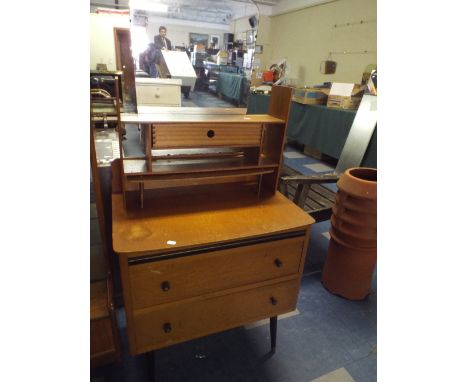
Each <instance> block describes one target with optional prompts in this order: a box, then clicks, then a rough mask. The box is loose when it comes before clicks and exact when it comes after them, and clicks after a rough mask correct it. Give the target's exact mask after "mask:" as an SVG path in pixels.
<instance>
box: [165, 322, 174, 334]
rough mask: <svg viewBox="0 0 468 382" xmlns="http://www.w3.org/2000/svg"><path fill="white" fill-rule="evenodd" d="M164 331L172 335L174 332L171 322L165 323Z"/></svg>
mask: <svg viewBox="0 0 468 382" xmlns="http://www.w3.org/2000/svg"><path fill="white" fill-rule="evenodd" d="M163 330H164V333H170V332H171V331H172V326H171V324H170V322H166V323H164V325H163Z"/></svg>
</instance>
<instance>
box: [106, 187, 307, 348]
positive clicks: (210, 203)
mask: <svg viewBox="0 0 468 382" xmlns="http://www.w3.org/2000/svg"><path fill="white" fill-rule="evenodd" d="M114 186H115V187H114V192H115V191H117V192H118V191H119V185H118V183H116V184H115V185H114ZM154 193H155V195H153V196H154V197H152V198H149V199H148V203H147V204H145V208H144V209H140V208H139V207H138V202H137V201H133V202H134V203H133V204H132V201H131V200H129V201H128V202H129V203H128V206H127V208H124V205H123V202H122V194H121V193H114V194H113V195H112V223H113V224H112V241H113V248H114V251H115V252H116V253H117V255H118V257H119V263H120V272H121V279H122V289H123V295H124V303H125V312H126V318H127V330H128V338H129V346H130V352H131V354H133V355H136V354H140V353H144V352H150V351H152V350H154V349H159V348H163V347H166V346H169V345H173V344H177V343H180V342H184V341H187V340H191V339H194V338H198V337H202V336H205V335H208V334H211V333H216V332H219V331H223V330H227V329H230V328H234V327H238V326H241V325H245V324H247V323H250V322H253V321H257V320H261V319H265V318H268V317H269V318H270V330H271V346H272V350H273V351H274V349H275V345H276V322H277V321H276V319H277V316H278V315H279V314H283V313H286V312H290V311H293V310H294V309H295V307H296V302H297V297H298V293H299V285H300V280H301V275H302V271H303V267H304V260H305V256H306V253H307V244H308V239H309V228H310V226H311V224H312V223H313V222H314V221H313V219H312V218H311V217H310V216H309V215H307V214H306V213H305V212H304V211H302V210H301V209H300V208H298V207H297V206H296V205H295V204H293V203H292V202H291V201H289V200H288V199H287V198H285V197H284V196H283V195H281V194H280V193H276V194H274V195H273V196H271V197H268V198H264V199H261V200H259V199H258V198H257V195H256V194H255V193H253V192H252V190H251V189H250V188H248V187H245V186H242V185H239V186H238V187H233V186H232V185H229V186H226V187H224V188H223V186H219V187H216V188H213V187H206V188H202V189H200V188H198V189H197V192H191V191H190V189H188V188H180V189H175V190H174V189H173V190H170V191H169V190H164V189H160V190H154Z"/></svg>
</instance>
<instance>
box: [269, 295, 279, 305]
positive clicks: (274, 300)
mask: <svg viewBox="0 0 468 382" xmlns="http://www.w3.org/2000/svg"><path fill="white" fill-rule="evenodd" d="M270 302H271V305H277V304H278V300H277V299H276V298H274V297H270Z"/></svg>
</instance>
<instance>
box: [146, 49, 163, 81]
mask: <svg viewBox="0 0 468 382" xmlns="http://www.w3.org/2000/svg"><path fill="white" fill-rule="evenodd" d="M159 54H161V52H160V51H159ZM157 58H158V50H157V49H156V47H155V44H154V43H150V44H149V45H148V48H147V49H146V50H145V52H144V53H143V70H144V71H145V72H146V73H148V75H149V76H150V77H153V78H156V77H158V72H157V70H156V63H157Z"/></svg>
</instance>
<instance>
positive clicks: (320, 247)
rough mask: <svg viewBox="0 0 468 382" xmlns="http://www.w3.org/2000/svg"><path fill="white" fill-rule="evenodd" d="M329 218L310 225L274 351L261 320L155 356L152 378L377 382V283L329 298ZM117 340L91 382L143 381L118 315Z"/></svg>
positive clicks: (299, 165)
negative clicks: (365, 293) (297, 285)
mask: <svg viewBox="0 0 468 382" xmlns="http://www.w3.org/2000/svg"><path fill="white" fill-rule="evenodd" d="M284 161H285V164H286V165H288V166H290V167H292V168H294V169H295V170H297V171H300V172H302V173H304V174H313V173H317V172H319V173H323V172H327V171H329V170H332V169H333V164H329V163H323V162H321V161H319V160H317V159H313V158H310V157H308V156H307V155H304V154H302V153H300V152H298V151H297V150H295V149H294V148H292V147H288V148H287V149H286V150H285V159H284ZM329 224H330V223H329V221H326V222H322V223H318V224H314V225H313V226H312V231H311V237H310V242H309V248H308V253H307V258H306V264H305V269H304V276H303V279H302V282H301V289H300V294H299V299H298V304H297V311H295V312H292V313H290V314H288V315H285V316H284V317H281V319H279V320H278V339H277V350H276V353H275V354H274V355H271V354H269V346H270V339H269V325H268V320H264V321H260V322H257V323H253V324H251V325H248V326H245V327H240V328H236V329H232V330H228V331H225V332H222V333H217V334H214V335H210V336H207V337H204V338H200V339H197V340H192V341H188V342H186V343H182V344H178V345H174V346H171V347H168V348H165V349H161V350H157V351H155V365H154V366H155V373H156V380H157V381H169V382H172V381H184V382H185V381H190V382H192V381H193V382H195V381H203V382H210V381H213V382H214V381H216V382H219V381H259V382H280V381H284V382H310V381H315V382H337V381H340V382H353V381H354V382H373V381H376V380H377V371H376V364H377V334H376V331H377V296H376V292H377V285H376V284H377V283H376V275H374V278H373V284H372V293H371V294H370V296H369V297H368V298H367V299H366V300H364V301H349V300H346V299H343V298H340V297H337V296H335V295H332V294H331V293H329V292H328V291H327V290H325V288H324V287H323V286H322V284H321V282H320V270H321V266H322V264H323V262H324V260H325V257H326V253H327V248H328V242H329V238H330V236H329V234H328V229H329ZM118 318H119V326H120V331H121V338H122V342H123V357H122V361H121V362H120V363H116V364H113V365H108V366H104V367H101V368H98V369H94V370H92V371H91V381H93V382H101V381H104V380H106V381H135V382H137V381H145V380H146V379H145V378H146V374H145V371H146V361H145V357H144V356H136V357H132V356H130V355H129V354H128V347H127V339H126V332H125V329H126V323H125V313H124V311H123V309H122V308H121V309H119V310H118Z"/></svg>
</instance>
